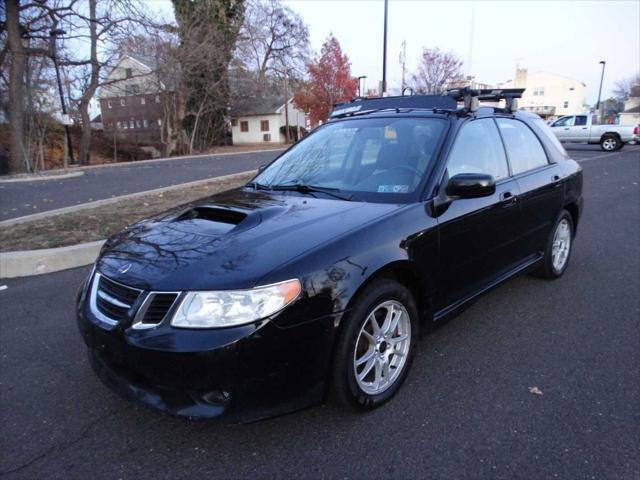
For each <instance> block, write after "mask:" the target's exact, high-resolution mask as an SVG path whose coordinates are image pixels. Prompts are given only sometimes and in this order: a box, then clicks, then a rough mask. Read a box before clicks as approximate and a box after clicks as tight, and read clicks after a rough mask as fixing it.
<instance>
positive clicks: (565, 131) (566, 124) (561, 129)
mask: <svg viewBox="0 0 640 480" xmlns="http://www.w3.org/2000/svg"><path fill="white" fill-rule="evenodd" d="M575 120H576V117H575V116H574V115H570V116H568V117H561V118H559V119H558V120H556V121H555V122H553V123H552V124H551V129H552V130H553V133H555V134H556V137H558V140H560V141H561V142H568V141H570V139H571V127H573V124H574V122H575Z"/></svg>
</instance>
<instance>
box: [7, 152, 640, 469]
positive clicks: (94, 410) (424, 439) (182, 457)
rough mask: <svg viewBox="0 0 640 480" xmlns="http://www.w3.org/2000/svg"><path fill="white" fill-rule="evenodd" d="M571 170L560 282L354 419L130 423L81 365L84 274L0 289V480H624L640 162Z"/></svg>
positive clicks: (330, 411)
mask: <svg viewBox="0 0 640 480" xmlns="http://www.w3.org/2000/svg"><path fill="white" fill-rule="evenodd" d="M576 157H580V158H583V159H584V160H585V161H584V163H583V164H582V165H583V167H584V176H585V185H584V190H585V197H586V201H585V213H584V217H583V219H582V221H581V224H580V226H579V231H578V237H577V239H576V242H575V249H574V252H573V256H572V258H571V264H570V266H569V269H568V271H567V272H566V274H565V276H564V277H563V278H561V279H559V280H557V281H555V282H549V281H544V280H539V279H534V278H531V277H528V276H523V277H519V278H517V279H514V280H511V281H510V282H508V283H506V284H504V285H502V286H501V287H499V288H497V289H495V290H493V291H492V292H490V293H489V294H488V295H486V296H485V297H483V298H482V299H480V300H479V301H478V302H476V303H475V304H474V305H473V306H472V307H470V308H469V309H468V310H466V311H465V312H464V313H462V314H461V315H459V316H458V317H457V318H455V319H453V320H452V321H450V322H448V323H446V324H444V325H442V326H441V327H440V328H438V329H436V330H435V331H434V332H433V333H431V334H430V335H429V336H428V337H427V338H426V339H425V340H424V341H423V342H422V343H421V344H419V348H418V352H417V357H416V361H415V363H414V365H413V369H412V371H411V373H410V375H409V378H408V381H407V383H406V384H405V385H404V387H403V389H402V390H401V392H400V393H399V394H398V396H396V397H395V398H394V399H393V400H392V401H391V402H390V403H388V404H387V405H385V406H383V407H382V408H379V409H377V410H375V411H373V412H370V413H367V414H358V413H354V412H351V411H344V410H341V409H340V408H338V407H335V406H333V405H324V406H318V407H315V408H311V409H307V410H304V411H301V412H298V413H295V414H291V415H288V416H284V417H281V418H276V419H271V420H267V421H263V422H260V423H255V424H250V425H241V426H222V425H218V424H214V423H206V422H204V423H192V422H188V421H186V420H181V419H176V418H170V417H166V416H163V415H161V414H158V413H155V412H153V411H150V410H147V409H144V408H141V407H136V406H134V405H132V404H129V403H127V402H125V401H123V400H121V399H120V398H119V397H118V396H117V395H115V394H113V393H112V392H110V391H109V390H108V389H106V388H105V387H104V386H103V385H102V384H101V383H100V381H99V380H98V379H97V378H96V377H95V375H94V374H93V373H92V371H91V369H90V367H89V365H88V363H87V360H86V357H85V348H84V345H83V343H82V341H81V339H80V337H79V335H78V332H77V331H76V327H75V324H74V315H73V296H74V292H75V289H76V286H77V285H78V284H79V283H80V281H81V279H82V277H83V276H85V275H86V274H87V271H88V268H82V269H76V270H70V271H66V272H60V273H56V274H50V275H44V276H38V277H31V278H25V279H19V280H12V281H5V282H4V283H5V284H6V285H7V286H8V288H7V289H5V290H0V307H1V308H0V312H1V319H0V327H1V329H0V355H1V356H0V361H1V363H0V381H1V390H0V407H1V409H0V412H1V430H2V434H1V435H0V476H2V477H6V478H11V479H15V478H24V479H34V478H64V479H71V478H83V479H84V478H95V479H98V478H123V479H127V478H172V479H174V478H196V477H198V478H205V477H206V478H220V477H224V478H227V477H235V478H239V477H241V478H246V477H253V478H257V477H260V478H320V477H332V478H335V477H344V478H380V477H384V478H416V477H423V478H425V477H428V478H442V479H452V478H456V479H458V478H472V479H477V478H492V479H495V478H497V479H500V478H521V479H534V478H535V479H539V478H540V479H541V478H550V479H552V478H560V479H572V480H573V479H592V478H595V479H638V478H639V477H640V328H639V327H640V325H639V323H640V294H639V293H640V186H639V183H640V150H639V149H638V148H625V149H624V150H623V151H621V152H619V153H613V154H605V155H604V156H603V154H602V152H597V151H593V152H591V151H585V152H583V153H581V154H580V155H577V154H576ZM529 387H538V388H539V389H540V390H541V391H542V392H543V395H542V396H536V395H532V394H531V393H529Z"/></svg>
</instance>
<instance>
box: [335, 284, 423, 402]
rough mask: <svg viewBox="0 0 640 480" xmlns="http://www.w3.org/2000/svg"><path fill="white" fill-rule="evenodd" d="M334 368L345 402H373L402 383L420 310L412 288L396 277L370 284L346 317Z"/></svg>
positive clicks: (339, 397)
mask: <svg viewBox="0 0 640 480" xmlns="http://www.w3.org/2000/svg"><path fill="white" fill-rule="evenodd" d="M344 321H345V322H346V323H345V325H344V329H343V331H342V333H341V335H340V338H339V340H338V344H337V347H336V355H335V358H334V362H333V371H332V377H333V378H332V380H333V381H332V392H333V394H334V396H335V397H336V399H337V400H339V401H340V402H341V403H346V404H351V405H354V406H356V407H359V408H363V409H371V408H375V407H377V406H379V405H381V404H382V403H384V402H386V401H387V400H389V399H390V398H391V397H392V396H393V395H395V393H396V392H397V391H398V390H399V389H400V386H401V385H402V382H403V381H404V379H405V378H406V376H407V373H408V371H409V368H410V366H411V361H412V356H413V347H414V344H415V341H416V338H417V328H418V327H417V325H418V310H417V308H416V304H415V300H414V299H413V296H412V295H411V292H410V291H409V290H408V289H407V288H405V287H404V286H403V285H402V284H400V283H398V282H396V281H393V280H386V279H385V280H379V281H376V282H375V283H373V284H371V285H369V286H368V287H367V288H366V289H365V290H364V291H363V292H362V293H361V294H360V295H359V297H358V299H357V300H356V301H355V302H354V304H353V308H352V309H351V310H350V313H349V314H348V315H347V317H346V318H345V319H344Z"/></svg>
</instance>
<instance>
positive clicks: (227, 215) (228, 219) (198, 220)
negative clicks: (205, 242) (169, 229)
mask: <svg viewBox="0 0 640 480" xmlns="http://www.w3.org/2000/svg"><path fill="white" fill-rule="evenodd" d="M252 217H253V215H247V214H246V213H244V212H240V211H238V210H230V209H226V208H218V207H214V206H202V205H201V206H197V207H194V208H190V209H189V210H187V211H185V212H183V213H181V214H180V215H178V216H177V217H176V218H175V219H174V220H173V222H172V223H179V224H181V225H184V226H185V227H187V228H189V229H190V230H191V229H192V228H196V229H197V230H199V231H200V233H202V234H222V233H227V232H231V231H232V230H236V229H238V230H240V229H242V230H244V229H245V228H247V227H250V226H253V224H255V223H256V222H255V221H252V220H258V219H256V218H252Z"/></svg>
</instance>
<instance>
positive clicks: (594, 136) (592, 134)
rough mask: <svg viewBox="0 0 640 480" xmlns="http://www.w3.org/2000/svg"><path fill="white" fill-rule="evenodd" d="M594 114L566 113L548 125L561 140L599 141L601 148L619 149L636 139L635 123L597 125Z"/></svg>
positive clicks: (608, 150) (610, 150)
mask: <svg viewBox="0 0 640 480" xmlns="http://www.w3.org/2000/svg"><path fill="white" fill-rule="evenodd" d="M596 119H597V117H596V116H595V115H567V116H565V117H560V118H559V119H557V120H556V121H554V122H552V123H551V125H550V127H551V130H553V133H555V134H556V137H558V140H560V141H561V142H583V143H593V144H595V143H599V144H600V147H601V148H602V150H605V151H607V152H612V151H614V150H620V149H621V148H622V147H623V146H624V144H625V143H628V142H631V141H636V142H637V141H638V126H637V125H598V124H597V122H594V120H596Z"/></svg>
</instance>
